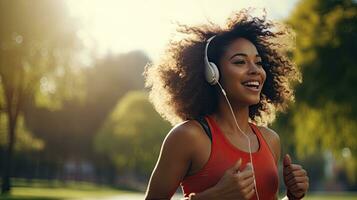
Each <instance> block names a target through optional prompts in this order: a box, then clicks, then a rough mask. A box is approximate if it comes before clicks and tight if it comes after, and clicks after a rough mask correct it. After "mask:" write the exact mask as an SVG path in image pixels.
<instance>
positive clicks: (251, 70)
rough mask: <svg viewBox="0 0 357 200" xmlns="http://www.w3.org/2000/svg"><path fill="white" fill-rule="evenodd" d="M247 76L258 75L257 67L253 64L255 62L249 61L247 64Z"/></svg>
mask: <svg viewBox="0 0 357 200" xmlns="http://www.w3.org/2000/svg"><path fill="white" fill-rule="evenodd" d="M248 73H249V74H253V75H254V74H259V67H258V66H257V64H255V62H253V61H251V62H249V71H248Z"/></svg>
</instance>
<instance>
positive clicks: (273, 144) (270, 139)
mask: <svg viewBox="0 0 357 200" xmlns="http://www.w3.org/2000/svg"><path fill="white" fill-rule="evenodd" d="M258 128H259V130H260V132H261V133H262V135H263V137H264V139H265V141H266V142H267V143H268V145H269V147H270V149H271V151H272V152H273V154H274V158H275V161H276V162H277V161H278V160H279V159H280V151H281V149H280V148H281V147H280V137H279V135H278V134H277V133H276V132H275V131H274V130H273V129H270V128H268V127H266V126H258Z"/></svg>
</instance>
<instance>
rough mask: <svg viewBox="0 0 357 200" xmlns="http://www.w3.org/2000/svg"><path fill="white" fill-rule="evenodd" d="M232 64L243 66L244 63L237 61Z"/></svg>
mask: <svg viewBox="0 0 357 200" xmlns="http://www.w3.org/2000/svg"><path fill="white" fill-rule="evenodd" d="M233 64H235V65H243V64H245V61H244V60H237V61H234V62H233Z"/></svg>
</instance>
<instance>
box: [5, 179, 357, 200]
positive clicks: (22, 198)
mask: <svg viewBox="0 0 357 200" xmlns="http://www.w3.org/2000/svg"><path fill="white" fill-rule="evenodd" d="M13 185H14V187H13V188H12V192H11V194H10V195H7V196H4V195H3V196H1V195H0V200H70V199H71V200H74V199H77V200H78V199H83V198H91V199H96V198H100V197H109V196H116V195H120V194H124V193H129V191H123V190H117V189H114V188H110V187H104V186H98V185H95V184H92V183H85V182H66V184H64V183H63V182H60V181H43V180H36V181H31V182H28V181H26V180H23V179H14V180H13ZM304 199H305V200H357V193H309V194H308V195H307V196H306V197H305V198H304Z"/></svg>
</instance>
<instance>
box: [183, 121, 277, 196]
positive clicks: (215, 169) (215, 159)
mask: <svg viewBox="0 0 357 200" xmlns="http://www.w3.org/2000/svg"><path fill="white" fill-rule="evenodd" d="M206 120H207V121H208V124H209V127H210V129H211V132H212V144H211V154H210V157H209V159H208V161H207V163H206V164H205V165H204V167H203V168H202V169H201V170H200V171H198V172H197V173H195V174H194V175H191V176H188V177H185V178H184V180H183V181H182V182H181V187H182V190H183V192H184V195H185V196H188V195H189V194H190V193H199V192H202V191H204V190H206V189H208V188H210V187H213V186H214V185H216V184H217V183H218V181H219V180H220V179H221V177H222V176H223V174H224V172H225V171H226V170H227V169H229V168H231V167H232V166H233V165H234V164H235V163H236V161H237V160H238V159H239V158H242V165H241V167H240V170H243V169H244V168H245V166H246V164H247V163H248V162H250V159H249V153H248V152H245V151H242V150H240V149H238V148H236V147H235V146H234V145H233V144H232V143H230V142H229V140H228V139H227V138H226V137H225V136H224V135H223V133H222V131H221V130H220V129H219V127H218V125H217V124H216V123H215V121H214V120H213V119H212V118H211V117H206ZM250 126H251V128H252V130H253V132H254V133H255V134H256V136H257V138H258V141H259V149H258V150H257V151H256V152H253V153H252V158H253V164H254V171H255V177H256V183H257V188H258V189H257V190H258V194H259V198H260V199H264V200H273V199H274V198H275V195H276V193H277V191H278V169H277V166H276V164H275V160H274V157H273V155H272V152H271V151H270V148H269V146H268V144H267V143H266V142H265V140H264V138H263V136H262V134H261V133H260V131H259V129H258V128H257V127H256V126H255V125H254V124H250ZM255 199H257V197H256V196H255V195H254V197H253V198H252V200H255Z"/></svg>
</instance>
